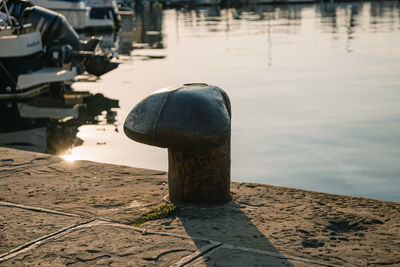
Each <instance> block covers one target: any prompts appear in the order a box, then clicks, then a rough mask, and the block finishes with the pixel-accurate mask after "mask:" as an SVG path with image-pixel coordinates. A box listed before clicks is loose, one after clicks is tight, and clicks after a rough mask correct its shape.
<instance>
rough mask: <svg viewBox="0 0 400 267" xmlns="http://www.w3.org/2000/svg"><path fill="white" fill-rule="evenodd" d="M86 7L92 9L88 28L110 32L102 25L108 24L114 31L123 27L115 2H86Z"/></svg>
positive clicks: (97, 0)
mask: <svg viewBox="0 0 400 267" xmlns="http://www.w3.org/2000/svg"><path fill="white" fill-rule="evenodd" d="M85 3H86V6H87V7H89V8H90V12H89V22H88V23H89V25H88V28H94V29H99V30H102V29H103V30H108V28H107V27H104V26H101V24H104V25H105V24H108V25H109V27H111V29H113V30H117V29H119V28H120V26H121V17H120V15H119V13H118V6H117V2H116V1H115V0H85Z"/></svg>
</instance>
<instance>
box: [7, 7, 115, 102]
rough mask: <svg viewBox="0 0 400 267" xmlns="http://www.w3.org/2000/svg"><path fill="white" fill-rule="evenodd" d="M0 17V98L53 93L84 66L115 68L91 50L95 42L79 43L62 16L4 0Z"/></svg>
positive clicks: (97, 69) (94, 69)
mask: <svg viewBox="0 0 400 267" xmlns="http://www.w3.org/2000/svg"><path fill="white" fill-rule="evenodd" d="M5 3H6V4H5ZM0 19H1V25H0V47H1V49H0V81H1V83H0V98H13V97H15V98H21V97H22V98H24V97H31V96H33V95H36V94H39V93H41V92H42V91H44V90H50V91H53V93H56V94H57V93H60V92H62V91H63V89H64V85H63V82H64V81H67V80H71V79H73V78H74V77H75V76H76V75H78V74H81V73H82V72H84V71H85V70H86V71H87V72H89V73H91V74H94V75H96V76H101V75H103V74H104V73H106V72H108V71H110V70H113V69H115V68H116V67H117V66H118V63H115V62H111V61H110V56H109V55H104V54H97V52H94V50H95V48H96V46H97V45H98V40H95V39H92V40H90V41H88V42H82V41H80V40H79V36H78V34H77V33H76V32H75V31H74V29H73V28H72V26H71V25H70V24H69V23H68V22H67V21H66V19H65V17H64V16H62V15H60V14H58V13H56V12H53V11H51V10H48V9H45V8H42V7H38V6H33V5H32V4H31V3H30V2H27V1H21V0H12V1H6V2H4V0H3V1H0Z"/></svg>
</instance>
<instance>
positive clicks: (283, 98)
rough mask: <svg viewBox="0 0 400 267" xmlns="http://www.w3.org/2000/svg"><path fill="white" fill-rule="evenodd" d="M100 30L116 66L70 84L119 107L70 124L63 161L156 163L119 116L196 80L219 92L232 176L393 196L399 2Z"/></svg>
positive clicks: (398, 178) (398, 136)
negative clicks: (228, 112)
mask: <svg viewBox="0 0 400 267" xmlns="http://www.w3.org/2000/svg"><path fill="white" fill-rule="evenodd" d="M129 25H130V24H129ZM107 38H109V39H110V40H111V41H110V46H112V45H113V42H114V41H119V47H120V48H125V50H126V51H122V52H123V53H120V55H119V60H120V61H121V62H122V63H121V64H120V65H119V67H118V68H117V69H116V70H114V71H111V72H109V73H107V74H105V75H103V76H102V77H101V78H100V79H92V78H91V77H89V78H85V77H81V78H80V79H79V80H78V82H75V83H73V84H72V88H73V90H75V91H89V92H90V93H91V94H96V93H101V94H103V95H104V96H105V97H107V98H111V99H116V100H118V101H119V108H112V109H111V110H108V111H104V112H103V113H101V114H100V115H98V114H96V116H95V118H94V120H93V121H92V123H90V124H82V125H79V127H78V128H77V132H76V136H75V137H74V138H75V139H78V140H79V142H77V141H74V142H71V145H69V146H67V147H65V146H64V148H63V149H62V150H59V151H56V152H55V153H56V154H58V155H60V156H62V157H64V158H65V159H66V160H69V161H73V160H81V159H83V160H91V161H99V162H105V163H114V164H121V165H129V166H134V167H140V168H148V169H157V170H165V171H166V170H167V151H166V150H165V149H161V148H156V147H150V146H147V145H143V144H139V143H135V142H133V141H132V140H130V139H128V138H127V137H126V136H125V134H124V133H123V123H124V120H125V118H126V116H127V114H128V113H129V111H130V110H131V109H132V108H133V107H134V106H135V105H136V104H137V103H138V102H139V101H140V100H142V99H143V98H144V97H146V96H147V95H149V94H150V93H151V92H153V91H155V90H157V89H160V88H163V87H166V86H176V85H180V84H184V83H191V82H202V83H208V84H213V85H217V86H219V87H221V88H222V89H224V90H225V91H226V92H227V93H228V95H229V96H230V100H231V103H232V167H231V172H232V174H231V177H232V181H236V182H256V183H263V184H271V185H279V186H287V187H296V188H302V189H308V190H316V191H322V192H329V193H335V194H345V195H352V196H362V197H370V198H376V199H381V200H391V201H400V193H399V192H400V164H399V163H400V49H399V47H400V2H399V1H376V2H374V1H373V2H344V3H321V4H293V5H256V6H246V7H236V8H234V7H232V8H219V7H201V8H190V9H189V8H182V9H165V10H162V9H161V8H160V7H153V8H146V9H144V10H143V12H138V13H136V15H135V18H134V23H133V24H132V28H131V27H130V26H129V27H128V29H126V27H125V28H124V27H123V29H122V32H121V33H120V34H119V35H117V36H114V35H111V36H109V37H107ZM107 38H106V37H105V39H104V40H107ZM131 41H134V46H135V49H133V51H132V52H130V55H128V54H129V53H128V52H129V49H130V48H129V44H130V42H131ZM127 44H128V45H127ZM123 50H124V49H123ZM111 117H112V118H111ZM43 152H44V151H43Z"/></svg>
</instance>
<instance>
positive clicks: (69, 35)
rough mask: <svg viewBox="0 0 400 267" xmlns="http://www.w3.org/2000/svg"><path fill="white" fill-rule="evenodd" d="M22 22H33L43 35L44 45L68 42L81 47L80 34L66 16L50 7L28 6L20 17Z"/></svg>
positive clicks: (75, 46) (49, 45)
mask: <svg viewBox="0 0 400 267" xmlns="http://www.w3.org/2000/svg"><path fill="white" fill-rule="evenodd" d="M19 21H20V23H21V24H32V26H33V29H34V30H36V31H39V32H40V34H41V35H42V42H43V46H45V47H51V46H52V45H56V44H68V45H70V46H72V47H73V48H74V49H80V48H81V46H80V41H79V36H78V34H77V33H76V31H75V30H74V29H73V28H72V26H71V24H69V22H68V21H67V20H66V19H65V17H64V16H63V15H61V14H59V13H56V12H54V11H51V10H49V9H46V8H43V7H40V6H32V7H28V8H26V9H25V10H24V11H23V12H22V14H21V17H20V19H19Z"/></svg>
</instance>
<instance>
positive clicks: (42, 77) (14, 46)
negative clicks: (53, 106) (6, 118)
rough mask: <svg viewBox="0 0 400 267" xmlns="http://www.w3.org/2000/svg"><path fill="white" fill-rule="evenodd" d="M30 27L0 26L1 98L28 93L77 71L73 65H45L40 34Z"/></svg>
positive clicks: (69, 77)
mask: <svg viewBox="0 0 400 267" xmlns="http://www.w3.org/2000/svg"><path fill="white" fill-rule="evenodd" d="M29 31H30V28H29V27H25V28H24V27H19V28H17V27H11V26H1V27H0V47H1V49H0V80H1V81H2V82H1V83H0V98H14V97H15V98H24V97H31V96H34V95H37V94H40V93H42V92H43V91H44V90H49V88H50V85H51V84H53V85H54V84H57V83H61V82H63V81H66V80H71V79H73V78H74V77H75V76H76V75H77V70H76V68H75V67H72V68H60V67H58V68H57V67H45V65H44V62H45V57H44V50H43V45H42V40H41V35H40V33H39V32H29Z"/></svg>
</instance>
